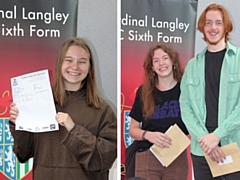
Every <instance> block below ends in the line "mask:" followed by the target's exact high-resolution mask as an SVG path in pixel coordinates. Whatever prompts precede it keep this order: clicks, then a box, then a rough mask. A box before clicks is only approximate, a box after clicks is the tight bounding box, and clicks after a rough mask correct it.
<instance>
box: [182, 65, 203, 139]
mask: <svg viewBox="0 0 240 180" xmlns="http://www.w3.org/2000/svg"><path fill="white" fill-rule="evenodd" d="M190 68H191V67H190ZM188 69H189V68H188V67H187V68H186V70H185V72H184V75H183V78H182V81H181V95H180V99H179V101H180V108H181V116H182V120H183V122H184V124H185V125H186V127H187V129H188V131H189V133H190V135H191V138H192V139H193V140H194V141H198V140H199V139H200V138H201V137H203V136H204V135H206V134H208V131H207V129H206V127H205V124H204V121H203V120H202V119H200V118H203V117H200V115H199V114H200V112H196V113H198V114H197V116H198V117H197V116H196V113H195V112H194V110H193V107H192V106H193V105H194V107H195V109H197V108H198V103H199V102H198V101H193V102H191V100H190V96H189V93H192V92H189V87H188V86H190V87H191V88H192V89H191V90H192V91H194V88H200V87H194V84H190V82H188V75H189V74H190V72H189V71H190V70H188ZM198 83H200V82H198ZM195 90H196V89H195Z"/></svg>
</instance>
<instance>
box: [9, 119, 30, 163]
mask: <svg viewBox="0 0 240 180" xmlns="http://www.w3.org/2000/svg"><path fill="white" fill-rule="evenodd" d="M9 128H10V131H11V134H12V136H13V139H14V148H13V151H14V153H15V155H16V156H17V158H18V160H19V162H21V163H24V162H26V161H28V160H29V159H30V158H31V157H33V153H34V151H33V133H31V132H26V131H17V130H15V124H13V123H11V122H10V121H9Z"/></svg>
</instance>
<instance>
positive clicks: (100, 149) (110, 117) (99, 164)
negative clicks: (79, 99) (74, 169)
mask: <svg viewBox="0 0 240 180" xmlns="http://www.w3.org/2000/svg"><path fill="white" fill-rule="evenodd" d="M102 108H104V112H103V113H102V116H101V117H100V118H99V119H96V121H99V124H98V134H97V135H94V134H93V133H91V132H90V131H89V130H88V129H86V128H85V127H83V126H81V125H77V124H76V125H75V126H74V127H73V129H71V131H70V132H69V133H68V135H67V137H66V138H65V139H64V140H63V142H62V143H63V144H64V145H65V146H66V147H67V148H68V149H69V150H70V151H71V152H72V153H73V154H74V156H75V157H76V159H77V160H78V161H79V164H81V165H82V166H83V167H84V169H86V170H87V171H105V170H109V169H110V168H111V167H112V164H113V162H114V161H115V159H116V156H117V120H116V116H115V114H114V112H113V111H112V109H111V108H110V107H109V106H107V107H102ZM86 121H87V120H86Z"/></svg>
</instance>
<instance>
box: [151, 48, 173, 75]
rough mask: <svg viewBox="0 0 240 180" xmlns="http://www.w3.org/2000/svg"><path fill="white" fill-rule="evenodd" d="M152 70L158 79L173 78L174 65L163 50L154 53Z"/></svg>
mask: <svg viewBox="0 0 240 180" xmlns="http://www.w3.org/2000/svg"><path fill="white" fill-rule="evenodd" d="M152 69H153V71H154V72H155V73H156V74H157V75H158V78H168V77H173V63H172V60H171V58H170V57H169V55H168V54H167V53H166V52H165V51H163V50H162V49H157V50H155V51H154V55H153V58H152Z"/></svg>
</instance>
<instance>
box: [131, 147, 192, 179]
mask: <svg viewBox="0 0 240 180" xmlns="http://www.w3.org/2000/svg"><path fill="white" fill-rule="evenodd" d="M135 177H141V178H143V179H146V180H187V177H188V160H187V151H184V152H183V153H182V154H180V155H179V157H178V158H177V159H175V161H173V162H172V164H170V165H169V166H168V167H164V166H162V164H161V163H160V162H159V161H158V160H157V158H156V157H155V156H154V155H153V154H152V153H151V151H150V150H147V151H143V152H137V154H136V161H135Z"/></svg>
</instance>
